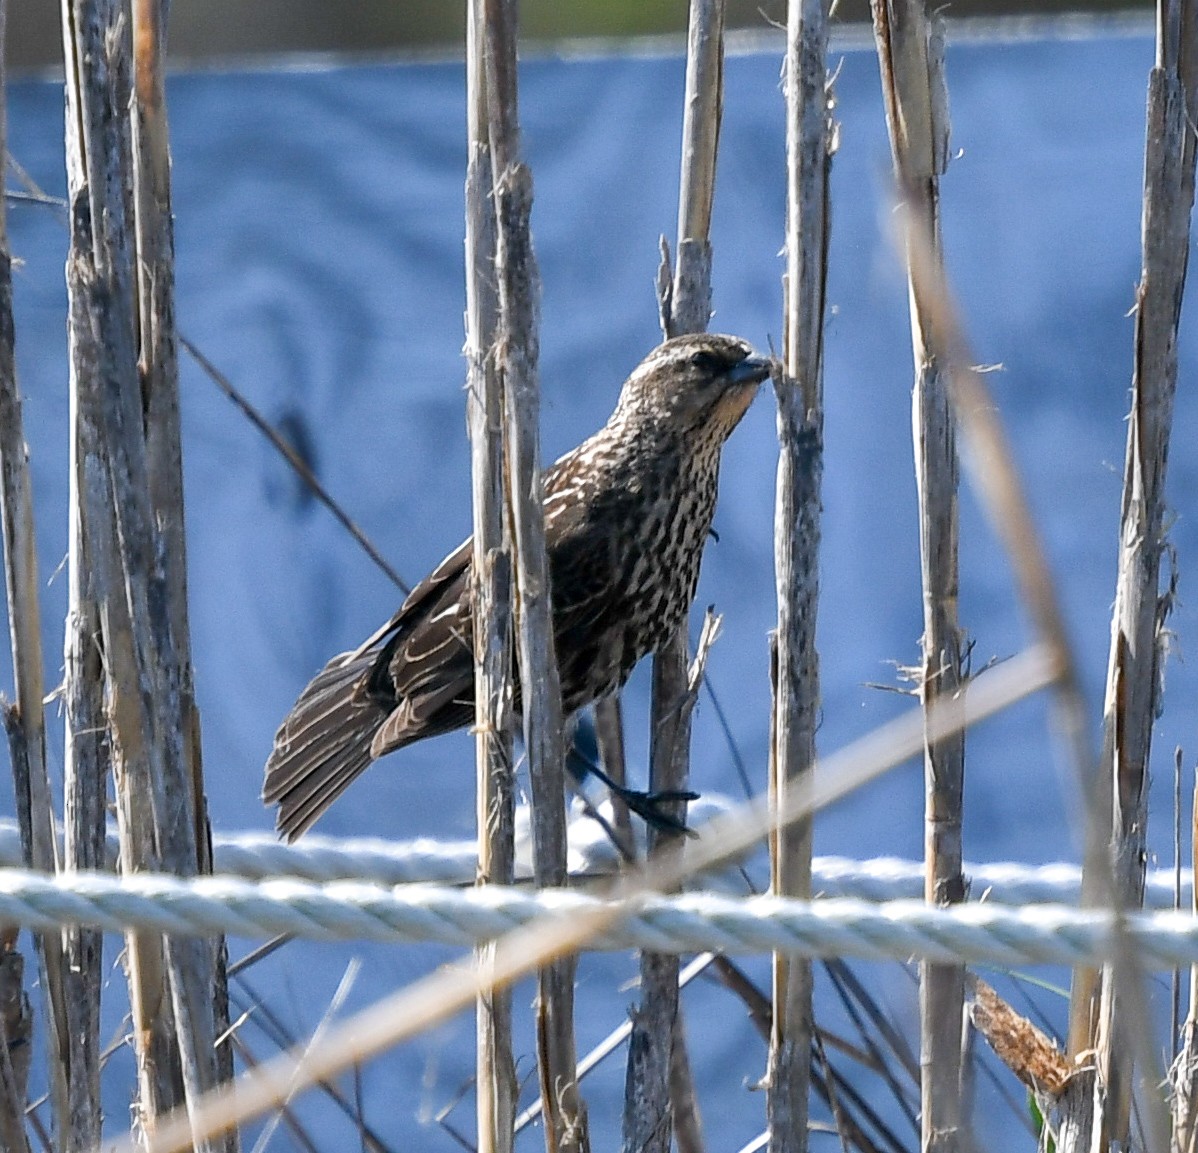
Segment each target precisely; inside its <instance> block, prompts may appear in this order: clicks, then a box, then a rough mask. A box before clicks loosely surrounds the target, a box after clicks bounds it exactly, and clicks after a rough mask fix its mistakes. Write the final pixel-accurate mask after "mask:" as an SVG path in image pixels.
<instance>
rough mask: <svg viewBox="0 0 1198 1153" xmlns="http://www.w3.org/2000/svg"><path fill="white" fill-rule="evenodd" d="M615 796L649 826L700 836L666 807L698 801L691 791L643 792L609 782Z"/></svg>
mask: <svg viewBox="0 0 1198 1153" xmlns="http://www.w3.org/2000/svg"><path fill="white" fill-rule="evenodd" d="M607 786H608V788H609V789H611V791H612V793H613V795H614V796H616V797H618V798H619V799H620V800H621V801H623V802H624V804H626V805H627V806H628V808H629V810H630V811H631V812H634V813H636V815H637V816H638V817H640V818H641V820H642V821H644V822H645V824H647V825H652V826H653V828H655V829H658V830H663V831H665V832H671V833H684V834H685V835H686V836H688V837H696V836H698V834H697V833H696V832H695V831H694V829H692V828H690V827H689V826H688V825H687V823H686V821H685V820H683V819H682V818H681V817H676V816H674V814H673V813H671V812H670V811H669V809H668V808H667V807H666V806H668V805H674V804H677V803H679V802H681V801H697V800H698V799H699V794H698V793H695V792H692V791H691V790H690V789H660V790H657V791H652V790H651V791H649V792H641V791H640V790H638V789H626V788H624V786H623V785H616V784H613V783H612V782H611V781H608V782H607Z"/></svg>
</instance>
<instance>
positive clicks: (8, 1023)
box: [0, 15, 33, 1153]
mask: <svg viewBox="0 0 1198 1153" xmlns="http://www.w3.org/2000/svg"><path fill="white" fill-rule="evenodd" d="M3 19H4V18H3V16H2V15H0V25H2V24H3ZM2 42H3V36H0V43H2ZM16 943H17V929H16V928H15V927H13V928H11V929H5V930H4V931H3V932H2V933H0V1148H3V1149H5V1150H6V1153H29V1135H28V1133H27V1132H26V1131H25V1100H26V1089H27V1086H28V1084H29V1065H30V1061H31V1058H32V1056H33V1013H32V1010H31V1009H30V1006H29V998H28V997H27V996H26V995H25V985H24V977H25V958H24V957H22V956H21V954H20V953H18V952H17V949H16Z"/></svg>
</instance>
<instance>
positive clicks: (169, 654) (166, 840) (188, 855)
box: [131, 0, 239, 1153]
mask: <svg viewBox="0 0 1198 1153" xmlns="http://www.w3.org/2000/svg"><path fill="white" fill-rule="evenodd" d="M167 2H168V0H133V4H132V14H133V21H132V28H133V47H134V56H133V95H134V99H133V104H132V110H131V128H132V138H131V144H132V179H133V192H134V229H135V242H136V252H137V282H136V287H137V303H138V330H139V338H140V339H139V345H140V347H139V361H138V370H139V376H140V379H141V398H142V421H143V427H144V436H145V444H144V449H143V451H144V455H145V473H146V482H145V483H146V489H147V492H148V502H149V516H150V525H149V526H148V527H149V535H150V539H151V542H152V547H153V548H154V550H155V554H156V555H155V559H154V562H153V567H154V569H155V579H156V580H158V581H160V585H161V588H162V590H163V593H164V595H165V617H166V620H165V621H164V622H162V623H161V624H160V625H159V626H158V630H159V632H160V634H161V638H160V640H159V643H158V645H157V649H156V654H155V659H156V668H155V671H156V673H157V676H158V677H159V685H160V690H159V693H160V695H159V699H160V700H167V701H170V702H171V703H173V704H174V706H175V711H174V712H173V714H172V716H171V722H172V723H174V724H177V725H178V734H179V749H178V753H177V756H176V757H173V758H168V759H167V760H166V761H165V763H164V768H165V769H167V770H168V771H170V775H169V776H167V777H165V779H164V781H163V786H162V788H161V791H160V793H159V794H158V795H160V796H161V797H162V798H163V799H165V800H166V802H167V805H166V808H165V812H163V811H160V810H156V811H155V814H154V819H155V836H156V838H157V841H158V844H159V848H160V854H161V858H162V864H163V866H165V867H166V868H167V869H169V870H171V871H172V872H177V873H180V874H183V875H187V874H191V873H196V872H199V873H211V871H212V851H211V834H210V828H209V824H208V815H207V800H206V797H205V791H204V775H203V765H202V760H201V746H200V718H199V710H198V709H197V707H196V702H195V686H194V679H193V672H192V661H191V628H190V622H189V619H188V599H187V539H186V532H185V521H184V495H183V443H182V440H183V438H182V426H181V417H180V404H179V358H178V337H177V332H176V328H175V301H174V294H175V268H174V260H175V238H174V218H173V215H172V212H171V186H170V143H169V130H168V122H167V112H166V89H165V81H164V67H165V57H166V9H167ZM159 568H160V569H161V572H160V574H159V572H158V571H157V570H158V569H159ZM167 950H168V954H172V955H173V954H175V953H178V954H179V955H178V957H177V958H174V957H172V961H171V964H172V969H173V971H172V985H171V991H172V995H173V999H174V1007H175V1012H176V1017H177V1028H178V1030H179V1034H180V1035H179V1041H180V1049H181V1052H182V1058H183V1072H184V1077H185V1080H186V1082H187V1084H188V1091H189V1093H190V1094H192V1095H194V1094H196V1093H199V1092H203V1091H204V1090H206V1089H208V1088H210V1087H212V1086H213V1085H215V1084H216V1083H218V1082H219V1081H228V1080H230V1079H231V1078H232V1076H233V1049H232V1046H231V1045H229V1044H228V1043H227V1042H225V1043H223V1044H221V1045H219V1046H218V1045H217V1044H216V1038H217V1037H224V1036H226V1034H227V1031H228V1028H229V991H228V980H227V976H226V972H225V963H226V960H227V952H226V947H225V942H224V939H223V938H217V939H215V940H212V941H187V942H172V941H168V942H167ZM189 1066H190V1067H192V1068H189ZM238 1145H239V1142H238V1140H237V1135H236V1133H231V1134H229V1135H227V1137H226V1140H225V1142H224V1148H225V1150H226V1153H236V1150H237V1148H238Z"/></svg>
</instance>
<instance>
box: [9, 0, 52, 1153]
mask: <svg viewBox="0 0 1198 1153" xmlns="http://www.w3.org/2000/svg"><path fill="white" fill-rule="evenodd" d="M4 33H5V10H4V8H3V6H0V525H2V526H3V533H4V580H5V591H6V596H7V602H8V621H9V636H10V639H11V644H12V662H13V673H14V676H15V679H16V700H15V701H14V702H12V703H10V702H8V701H0V708H2V709H3V713H4V728H5V731H6V733H7V734H8V736H9V742H10V743H9V748H10V750H11V753H12V762H13V776H14V781H13V785H14V788H15V790H16V794H17V796H18V798H20V806H19V807H20V808H21V809H22V810H23V811H24V813H25V814H26V820H25V821H23V822H22V829H23V832H24V837H23V841H24V856H25V863H26V864H27V865H30V866H32V858H33V856H34V853H33V847H34V846H33V836H32V819H31V818H32V814H33V797H32V795H31V792H32V790H31V788H30V784H31V783H32V780H33V776H34V773H35V772H36V774H37V779H38V791H39V793H40V794H42V795H43V800H44V807H45V812H44V814H43V813H39V817H40V818H42V819H41V821H40V822H39V823H40V824H42V825H43V826H44V824H45V823H46V821H45V819H44V818H47V817H48V818H50V821H49V824H50V830H49V831H50V832H51V833H52V832H53V821H52V817H53V814H52V812H51V811H50V810H49V791H50V790H49V782H48V780H47V778H46V757H45V749H46V733H45V723H44V714H43V712H42V646H41V625H40V611H39V605H38V596H37V542H36V538H35V533H34V522H33V498H32V493H31V485H30V478H29V462H28V459H27V457H26V452H25V434H24V428H23V423H22V419H21V395H20V391H19V389H18V386H17V374H16V326H15V324H14V321H13V304H12V257H11V255H10V253H9V250H8V228H7V220H6V211H5V207H6V206H5V200H4V176H5V171H4V170H5V169H6V167H7V164H6V161H5V157H6V155H7V154H6V151H5V149H6V137H7V115H8V113H7V98H6V85H7V77H6V76H5V71H4V63H3V61H4ZM31 748H35V749H36V753H34V754H33V755H32V756H31V753H30V750H31ZM35 765H36V768H35ZM45 847H46V846H45V844H44V842H43V843H42V844H41V845H40V846H39V853H41V852H44V850H45ZM48 864H49V867H50V868H53V867H54V862H53V860H52V859H51V860H50V862H48ZM17 937H18V929H17V928H16V927H15V926H5V927H3V929H2V930H0V1146H2V1147H3V1148H4V1149H7V1150H11V1151H12V1153H27V1151H28V1149H29V1137H28V1134H27V1132H26V1129H25V1102H26V1091H27V1087H28V1084H29V1065H30V1059H31V1057H32V1049H33V1046H32V1040H33V1037H32V1034H33V1019H32V1013H31V1011H30V1006H29V998H28V997H27V996H26V995H25V985H24V975H25V958H24V957H23V956H22V955H21V954H20V953H19V952H18V951H17ZM44 940H48V941H49V942H50V944H51V951H50V952H49V953H48V952H47V950H46V948H45V945H44V944H42V945H40V946H39V949H38V956H39V958H40V960H41V962H42V973H43V977H48V970H49V968H50V966H51V965H52V966H54V968H55V970H56V971H55V974H54V977H55V982H56V984H55V988H56V990H57V996H58V998H59V999H60V1000H59V1005H58V1011H57V1012H55V1010H54V1008H53V1007H52V1008H51V1011H50V1013H49V1014H48V1017H49V1020H50V1021H51V1022H60V1021H62V1020H63V1016H62V1011H63V1009H62V1004H61V998H62V997H63V987H62V970H61V968H59V966H60V965H61V937H60V936H59V935H58V934H57V933H48V934H46V935H45V938H44ZM55 944H57V946H58V948H57V950H55V949H54V945H55ZM54 952H57V957H55V956H54ZM47 962H49V964H47ZM47 984H48V982H47ZM47 1032H48V1033H51V1034H52V1038H51V1045H50V1053H49V1057H50V1063H51V1065H52V1068H51V1070H50V1076H51V1084H52V1086H53V1088H54V1089H55V1090H56V1093H57V1094H58V1097H59V1100H61V1098H62V1097H63V1096H65V1091H66V1083H65V1076H64V1074H65V1070H64V1066H63V1063H62V1061H61V1060H60V1059H59V1058H60V1057H61V1055H62V1049H63V1047H64V1041H63V1037H62V1034H61V1032H60V1031H59V1030H57V1029H54V1028H51V1029H49V1030H47Z"/></svg>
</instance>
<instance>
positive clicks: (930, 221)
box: [872, 0, 967, 1153]
mask: <svg viewBox="0 0 1198 1153" xmlns="http://www.w3.org/2000/svg"><path fill="white" fill-rule="evenodd" d="M872 9H873V21H874V32H875V35H876V38H877V46H878V60H879V65H880V68H881V74H882V92H883V95H884V98H885V106H886V124H887V129H888V131H889V134H890V145H891V152H892V155H893V158H894V170H895V178H896V180H897V182H898V184H899V186H900V187H901V188H902V189H903V195H904V197H905V198H906V202H907V206H908V211H909V212H910V213H912V214H914V215H917V216H918V217H919V220H920V224H921V231H922V234H923V235H924V236H925V237H927V238H928V239H929V240H930V242H931V246H932V251H931V252H929V253H928V254H927V256H928V258H929V259H931V260H935V261H942V259H943V255H942V252H941V238H940V186H939V178H940V176H941V175H942V174H943V173H944V171H945V168H946V167H947V164H948V145H949V117H948V94H947V89H946V87H945V78H944V28H943V21H942V19H941V18H940V17H939V16H934V17H932V19H931V20H929V19H928V16H927V13H926V11H925V0H874V2H873V4H872ZM910 235H911V234H909V237H910ZM907 263H908V265H909V264H910V263H911V261H910V258H908V261H907ZM910 301H911V343H912V350H913V353H914V357H915V372H916V378H915V387H914V391H913V393H912V429H913V433H914V438H915V478H916V486H917V489H918V496H919V552H920V561H921V578H922V585H923V617H924V631H923V638H922V648H923V659H922V666H921V668H920V672H919V690H920V696H921V699H922V701H923V702H924V707H925V709H926V708H928V707H929V705H930V703H931V702H933V701H937V702H939V703H940V705H941V706H942V707H947V708H953V707H959V704H960V701H959V697H960V694H961V693H962V692H963V691H964V688H965V682H966V673H965V668H964V652H965V643H964V634H963V631H962V629H961V626H960V623H959V621H958V618H957V605H958V599H959V589H960V582H959V575H958V564H957V542H958V534H959V520H958V512H957V492H958V485H959V469H958V461H957V445H956V429H955V427H954V423H953V414H952V412H951V409H950V406H949V396H948V388H947V383H946V381H945V378H944V375H943V372H942V369H941V364H942V359H943V358H942V353H941V350H940V349H938V348H937V347H936V345H935V344H934V343H933V340H934V330H933V329H932V327H931V325H930V324H929V322H928V319H927V317H925V316H924V315H923V313H922V312H921V310H920V307H919V301H918V298H917V297H916V296H915V295H914V294H912V295H911V297H910ZM964 781H965V736H964V733H961V732H957V733H954V734H952V735H951V736H948V737H945V738H943V739H942V740H939V741H931V740H929V741H928V742H927V744H926V746H925V748H924V861H925V884H924V896H925V899H926V900H927V901H928V902H929V903H932V904H936V905H948V904H952V903H956V902H959V901H962V900H964V898H965V877H964V873H963V870H962V847H961V818H962V796H963V789H964ZM964 1003H965V967H964V966H963V965H934V964H931V963H928V962H924V963H922V964H921V965H920V998H919V1005H920V1071H921V1072H920V1091H921V1100H922V1108H921V1111H920V1119H921V1146H922V1148H923V1150H924V1153H939V1151H942V1150H943V1151H947V1150H951V1149H955V1148H957V1147H958V1146H959V1144H960V1143H961V1141H962V1139H963V1138H962V1132H961V1130H962V1126H963V1125H965V1124H966V1120H967V1119H966V1118H965V1117H964V1115H963V1110H962V1104H961V1073H962V1070H961V1056H962V1055H961V1021H962V1013H963V1009H964Z"/></svg>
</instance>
